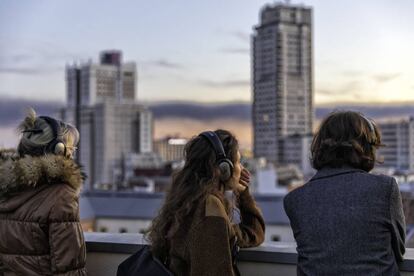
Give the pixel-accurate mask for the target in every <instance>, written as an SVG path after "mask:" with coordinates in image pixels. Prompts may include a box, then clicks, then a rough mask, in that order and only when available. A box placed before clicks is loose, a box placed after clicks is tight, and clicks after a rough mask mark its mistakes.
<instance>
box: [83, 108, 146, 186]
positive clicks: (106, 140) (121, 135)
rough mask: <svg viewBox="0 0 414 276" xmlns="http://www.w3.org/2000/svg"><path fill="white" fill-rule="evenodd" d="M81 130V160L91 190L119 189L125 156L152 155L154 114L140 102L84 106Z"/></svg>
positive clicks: (87, 184)
mask: <svg viewBox="0 0 414 276" xmlns="http://www.w3.org/2000/svg"><path fill="white" fill-rule="evenodd" d="M79 130H80V133H81V139H80V145H79V148H80V150H79V154H80V156H79V161H80V163H81V164H82V165H83V166H84V169H85V171H86V173H87V175H88V179H87V180H86V182H85V184H86V186H87V188H89V189H94V188H95V189H116V187H115V184H116V183H118V182H120V181H121V180H120V179H118V178H119V177H121V175H120V172H118V170H119V168H120V167H122V162H123V158H124V156H126V155H128V154H130V153H148V152H152V139H153V120H152V113H151V112H150V111H149V110H148V109H147V108H145V107H144V106H142V105H139V104H137V103H121V104H119V103H111V102H103V103H99V104H96V105H94V106H92V107H83V108H82V110H81V118H80V128H79Z"/></svg>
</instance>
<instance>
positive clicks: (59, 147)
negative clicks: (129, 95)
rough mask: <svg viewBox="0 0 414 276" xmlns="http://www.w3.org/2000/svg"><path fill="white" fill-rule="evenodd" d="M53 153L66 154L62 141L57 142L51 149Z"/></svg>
mask: <svg viewBox="0 0 414 276" xmlns="http://www.w3.org/2000/svg"><path fill="white" fill-rule="evenodd" d="M53 153H54V154H56V155H65V154H66V147H65V144H63V143H62V142H58V143H56V145H55V148H54V149H53Z"/></svg>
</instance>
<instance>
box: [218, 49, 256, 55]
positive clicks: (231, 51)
mask: <svg viewBox="0 0 414 276" xmlns="http://www.w3.org/2000/svg"><path fill="white" fill-rule="evenodd" d="M219 52H221V53H226V54H243V55H245V54H250V49H249V48H221V49H219Z"/></svg>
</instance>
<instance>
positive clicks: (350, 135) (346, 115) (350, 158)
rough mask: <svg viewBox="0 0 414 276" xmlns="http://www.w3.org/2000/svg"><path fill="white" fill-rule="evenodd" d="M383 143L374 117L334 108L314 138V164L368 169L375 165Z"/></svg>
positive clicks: (318, 166)
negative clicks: (372, 118) (377, 151)
mask: <svg viewBox="0 0 414 276" xmlns="http://www.w3.org/2000/svg"><path fill="white" fill-rule="evenodd" d="M380 146H383V145H382V144H381V134H380V130H379V128H378V126H377V125H376V124H375V122H374V121H373V120H371V119H369V118H367V117H365V116H364V115H363V114H362V113H359V112H354V111H334V112H332V113H331V114H329V115H328V116H327V117H326V118H325V119H324V120H323V121H322V123H321V125H320V127H319V130H318V131H317V133H316V134H315V136H314V138H313V141H312V145H311V162H312V167H313V168H315V169H316V170H319V169H321V168H323V167H332V168H339V167H343V166H351V167H354V168H358V169H362V170H364V171H367V172H368V171H370V170H372V169H373V168H374V165H375V162H376V149H378V148H379V147H380Z"/></svg>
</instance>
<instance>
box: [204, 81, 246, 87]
mask: <svg viewBox="0 0 414 276" xmlns="http://www.w3.org/2000/svg"><path fill="white" fill-rule="evenodd" d="M198 84H200V85H202V86H206V87H211V88H238V87H239V88H240V87H242V88H248V87H250V81H249V80H227V81H211V80H199V81H198Z"/></svg>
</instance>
